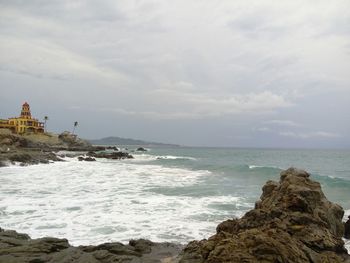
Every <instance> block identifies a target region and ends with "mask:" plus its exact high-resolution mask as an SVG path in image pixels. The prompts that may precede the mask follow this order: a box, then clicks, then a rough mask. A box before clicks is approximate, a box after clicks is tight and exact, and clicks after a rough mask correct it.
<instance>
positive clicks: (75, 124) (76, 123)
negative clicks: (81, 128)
mask: <svg viewBox="0 0 350 263" xmlns="http://www.w3.org/2000/svg"><path fill="white" fill-rule="evenodd" d="M77 126H78V122H77V121H75V122H74V127H73V132H72V134H73V135H74V132H75V128H76V127H77Z"/></svg>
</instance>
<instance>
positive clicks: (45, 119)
mask: <svg viewBox="0 0 350 263" xmlns="http://www.w3.org/2000/svg"><path fill="white" fill-rule="evenodd" d="M48 120H49V117H47V116H45V117H44V129H45V130H47V127H46V122H47V121H48Z"/></svg>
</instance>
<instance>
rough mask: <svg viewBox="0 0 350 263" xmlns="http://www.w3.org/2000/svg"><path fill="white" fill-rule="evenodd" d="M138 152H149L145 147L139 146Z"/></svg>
mask: <svg viewBox="0 0 350 263" xmlns="http://www.w3.org/2000/svg"><path fill="white" fill-rule="evenodd" d="M136 151H137V152H147V150H146V149H145V148H143V147H139V148H137V149H136Z"/></svg>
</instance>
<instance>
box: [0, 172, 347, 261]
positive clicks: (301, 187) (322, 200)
mask: <svg viewBox="0 0 350 263" xmlns="http://www.w3.org/2000/svg"><path fill="white" fill-rule="evenodd" d="M262 191H263V193H262V195H261V198H260V200H259V201H257V202H256V204H255V208H254V209H252V210H250V211H249V212H247V213H246V214H245V215H244V216H243V217H242V218H240V219H230V220H227V221H224V222H222V223H221V224H219V225H218V226H217V233H216V234H215V235H213V236H212V237H210V238H208V239H206V240H201V241H192V242H190V243H189V244H187V245H186V247H185V248H184V249H183V247H182V246H181V245H177V244H171V243H153V242H151V241H148V240H142V239H141V240H132V241H130V242H129V244H128V245H123V244H121V243H117V242H114V243H105V244H101V245H97V246H80V247H73V246H70V245H69V243H68V241H67V240H66V239H57V238H40V239H30V238H29V236H28V235H26V234H19V233H17V232H15V231H11V230H0V262H28V263H29V262H61V263H63V262H87V263H89V262H94V263H95V262H96V263H97V262H103V263H110V262H144V263H147V262H152V263H155V262H168V263H170V262H174V263H175V262H176V263H178V262H179V263H220V262H297V263H299V262H300V263H306V262H329V263H338V262H345V263H346V262H350V257H349V255H348V253H347V251H346V249H345V247H344V242H343V240H342V237H343V235H344V224H343V222H342V218H343V216H344V211H343V209H342V208H341V207H340V206H339V205H337V204H333V203H332V202H330V201H328V200H327V198H326V197H325V195H324V194H323V192H322V190H321V186H320V184H319V183H318V182H315V181H313V180H311V179H310V176H309V174H308V173H307V172H305V171H302V170H298V169H295V168H290V169H288V170H286V171H283V172H282V173H281V176H280V180H279V182H274V181H268V182H267V183H266V184H265V185H264V186H263V188H262Z"/></svg>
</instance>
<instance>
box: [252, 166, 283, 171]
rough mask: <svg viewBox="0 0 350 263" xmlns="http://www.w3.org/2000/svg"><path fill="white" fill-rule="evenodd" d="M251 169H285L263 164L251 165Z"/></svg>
mask: <svg viewBox="0 0 350 263" xmlns="http://www.w3.org/2000/svg"><path fill="white" fill-rule="evenodd" d="M248 167H249V169H257V168H274V169H280V170H283V168H280V167H277V166H263V165H249V166H248Z"/></svg>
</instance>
